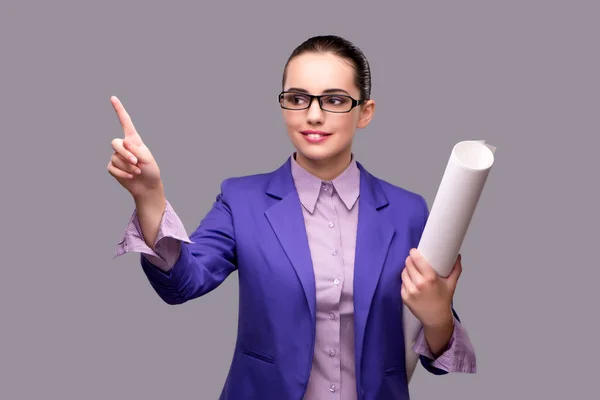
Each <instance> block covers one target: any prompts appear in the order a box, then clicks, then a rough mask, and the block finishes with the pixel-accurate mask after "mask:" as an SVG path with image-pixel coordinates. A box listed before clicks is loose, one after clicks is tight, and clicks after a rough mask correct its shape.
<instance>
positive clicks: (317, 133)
mask: <svg viewBox="0 0 600 400" xmlns="http://www.w3.org/2000/svg"><path fill="white" fill-rule="evenodd" d="M300 133H301V134H303V135H304V136H306V137H307V138H309V139H321V138H323V137H326V136H330V135H331V133H327V132H322V131H313V130H308V131H302V132H300Z"/></svg>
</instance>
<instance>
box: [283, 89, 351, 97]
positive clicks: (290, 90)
mask: <svg viewBox="0 0 600 400" xmlns="http://www.w3.org/2000/svg"><path fill="white" fill-rule="evenodd" d="M287 91H288V92H300V93H307V94H308V90H306V89H302V88H289V89H288V90H287ZM339 92H342V93H346V94H347V95H348V96H350V93H348V92H347V91H346V90H344V89H338V88H332V89H325V90H323V93H325V94H326V93H339Z"/></svg>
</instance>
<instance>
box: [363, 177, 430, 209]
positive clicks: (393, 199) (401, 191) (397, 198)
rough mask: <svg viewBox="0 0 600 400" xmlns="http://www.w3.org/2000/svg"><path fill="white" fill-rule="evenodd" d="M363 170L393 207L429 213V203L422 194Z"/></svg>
mask: <svg viewBox="0 0 600 400" xmlns="http://www.w3.org/2000/svg"><path fill="white" fill-rule="evenodd" d="M361 167H362V166H361ZM361 170H362V172H363V173H365V174H366V175H367V176H368V177H369V180H370V181H371V182H373V184H374V185H375V186H376V187H377V189H378V190H380V191H382V192H383V193H384V195H385V197H386V198H387V200H388V201H389V204H390V205H391V206H392V207H394V206H401V207H407V206H408V207H409V208H410V209H412V210H418V211H419V212H423V211H424V212H427V210H428V206H427V201H426V200H425V198H424V197H423V196H422V195H421V194H419V193H417V192H415V191H412V190H409V189H407V188H405V187H403V186H399V185H396V184H393V183H391V182H389V181H387V180H385V179H382V178H379V177H377V176H375V175H373V174H371V173H369V172H368V171H367V170H366V169H364V167H362V168H361Z"/></svg>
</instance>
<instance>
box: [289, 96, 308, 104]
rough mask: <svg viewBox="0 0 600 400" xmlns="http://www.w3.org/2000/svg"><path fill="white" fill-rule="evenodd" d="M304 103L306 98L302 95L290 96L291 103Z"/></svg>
mask: <svg viewBox="0 0 600 400" xmlns="http://www.w3.org/2000/svg"><path fill="white" fill-rule="evenodd" d="M305 101H306V96H302V95H299V94H297V95H293V96H292V103H294V104H302V103H304V102H305Z"/></svg>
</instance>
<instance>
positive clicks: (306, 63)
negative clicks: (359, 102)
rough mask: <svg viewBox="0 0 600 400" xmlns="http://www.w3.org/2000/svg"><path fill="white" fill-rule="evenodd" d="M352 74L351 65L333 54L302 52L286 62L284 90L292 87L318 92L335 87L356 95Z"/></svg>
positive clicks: (356, 90)
mask: <svg viewBox="0 0 600 400" xmlns="http://www.w3.org/2000/svg"><path fill="white" fill-rule="evenodd" d="M354 74H355V71H354V68H353V67H352V65H351V64H350V63H349V62H348V61H347V60H345V59H343V58H341V57H338V56H336V55H334V54H331V53H304V54H301V55H299V56H297V57H295V58H293V59H292V60H291V61H290V63H289V64H288V67H287V75H286V81H285V87H284V90H287V89H288V88H291V87H294V88H301V89H306V90H308V92H309V93H312V94H318V93H321V92H322V91H324V90H325V89H332V88H336V89H344V90H346V91H347V92H349V93H351V94H353V95H358V92H359V90H358V88H357V87H356V85H355V83H354Z"/></svg>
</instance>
